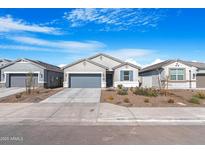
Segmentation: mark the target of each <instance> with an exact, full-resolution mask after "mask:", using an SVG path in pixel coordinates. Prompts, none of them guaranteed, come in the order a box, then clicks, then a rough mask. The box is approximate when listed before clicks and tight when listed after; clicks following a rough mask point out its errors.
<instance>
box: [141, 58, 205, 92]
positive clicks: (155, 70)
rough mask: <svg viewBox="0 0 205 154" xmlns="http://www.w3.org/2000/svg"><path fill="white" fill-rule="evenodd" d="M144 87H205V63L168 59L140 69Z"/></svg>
mask: <svg viewBox="0 0 205 154" xmlns="http://www.w3.org/2000/svg"><path fill="white" fill-rule="evenodd" d="M139 74H140V76H141V82H142V87H147V88H150V87H154V88H159V87H161V88H163V87H164V88H169V89H190V88H205V63H199V62H190V61H183V60H166V61H164V62H161V63H158V64H155V65H151V66H148V67H146V68H143V69H142V70H141V71H140V73H139Z"/></svg>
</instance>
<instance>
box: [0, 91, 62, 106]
mask: <svg viewBox="0 0 205 154" xmlns="http://www.w3.org/2000/svg"><path fill="white" fill-rule="evenodd" d="M62 89H63V88H54V89H45V88H38V89H35V90H31V93H30V94H29V93H27V92H21V93H17V94H14V95H10V96H7V97H3V98H0V103H39V102H41V101H42V100H44V99H46V98H48V97H49V96H52V95H54V94H56V93H57V92H59V91H61V90H62Z"/></svg>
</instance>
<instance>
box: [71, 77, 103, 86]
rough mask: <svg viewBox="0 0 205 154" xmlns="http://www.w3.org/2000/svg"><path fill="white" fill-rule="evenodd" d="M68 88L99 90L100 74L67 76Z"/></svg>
mask: <svg viewBox="0 0 205 154" xmlns="http://www.w3.org/2000/svg"><path fill="white" fill-rule="evenodd" d="M69 85H70V86H69V87H70V88H100V87H101V74H69Z"/></svg>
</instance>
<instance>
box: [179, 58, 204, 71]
mask: <svg viewBox="0 0 205 154" xmlns="http://www.w3.org/2000/svg"><path fill="white" fill-rule="evenodd" d="M178 61H179V62H182V63H184V64H186V65H189V66H194V67H196V68H198V69H205V63H202V62H191V61H183V60H178Z"/></svg>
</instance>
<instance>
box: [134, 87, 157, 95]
mask: <svg viewBox="0 0 205 154" xmlns="http://www.w3.org/2000/svg"><path fill="white" fill-rule="evenodd" d="M133 93H134V94H136V95H143V96H149V97H157V96H158V93H159V92H158V91H157V90H156V89H152V88H138V87H137V88H135V89H134V90H133Z"/></svg>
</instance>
